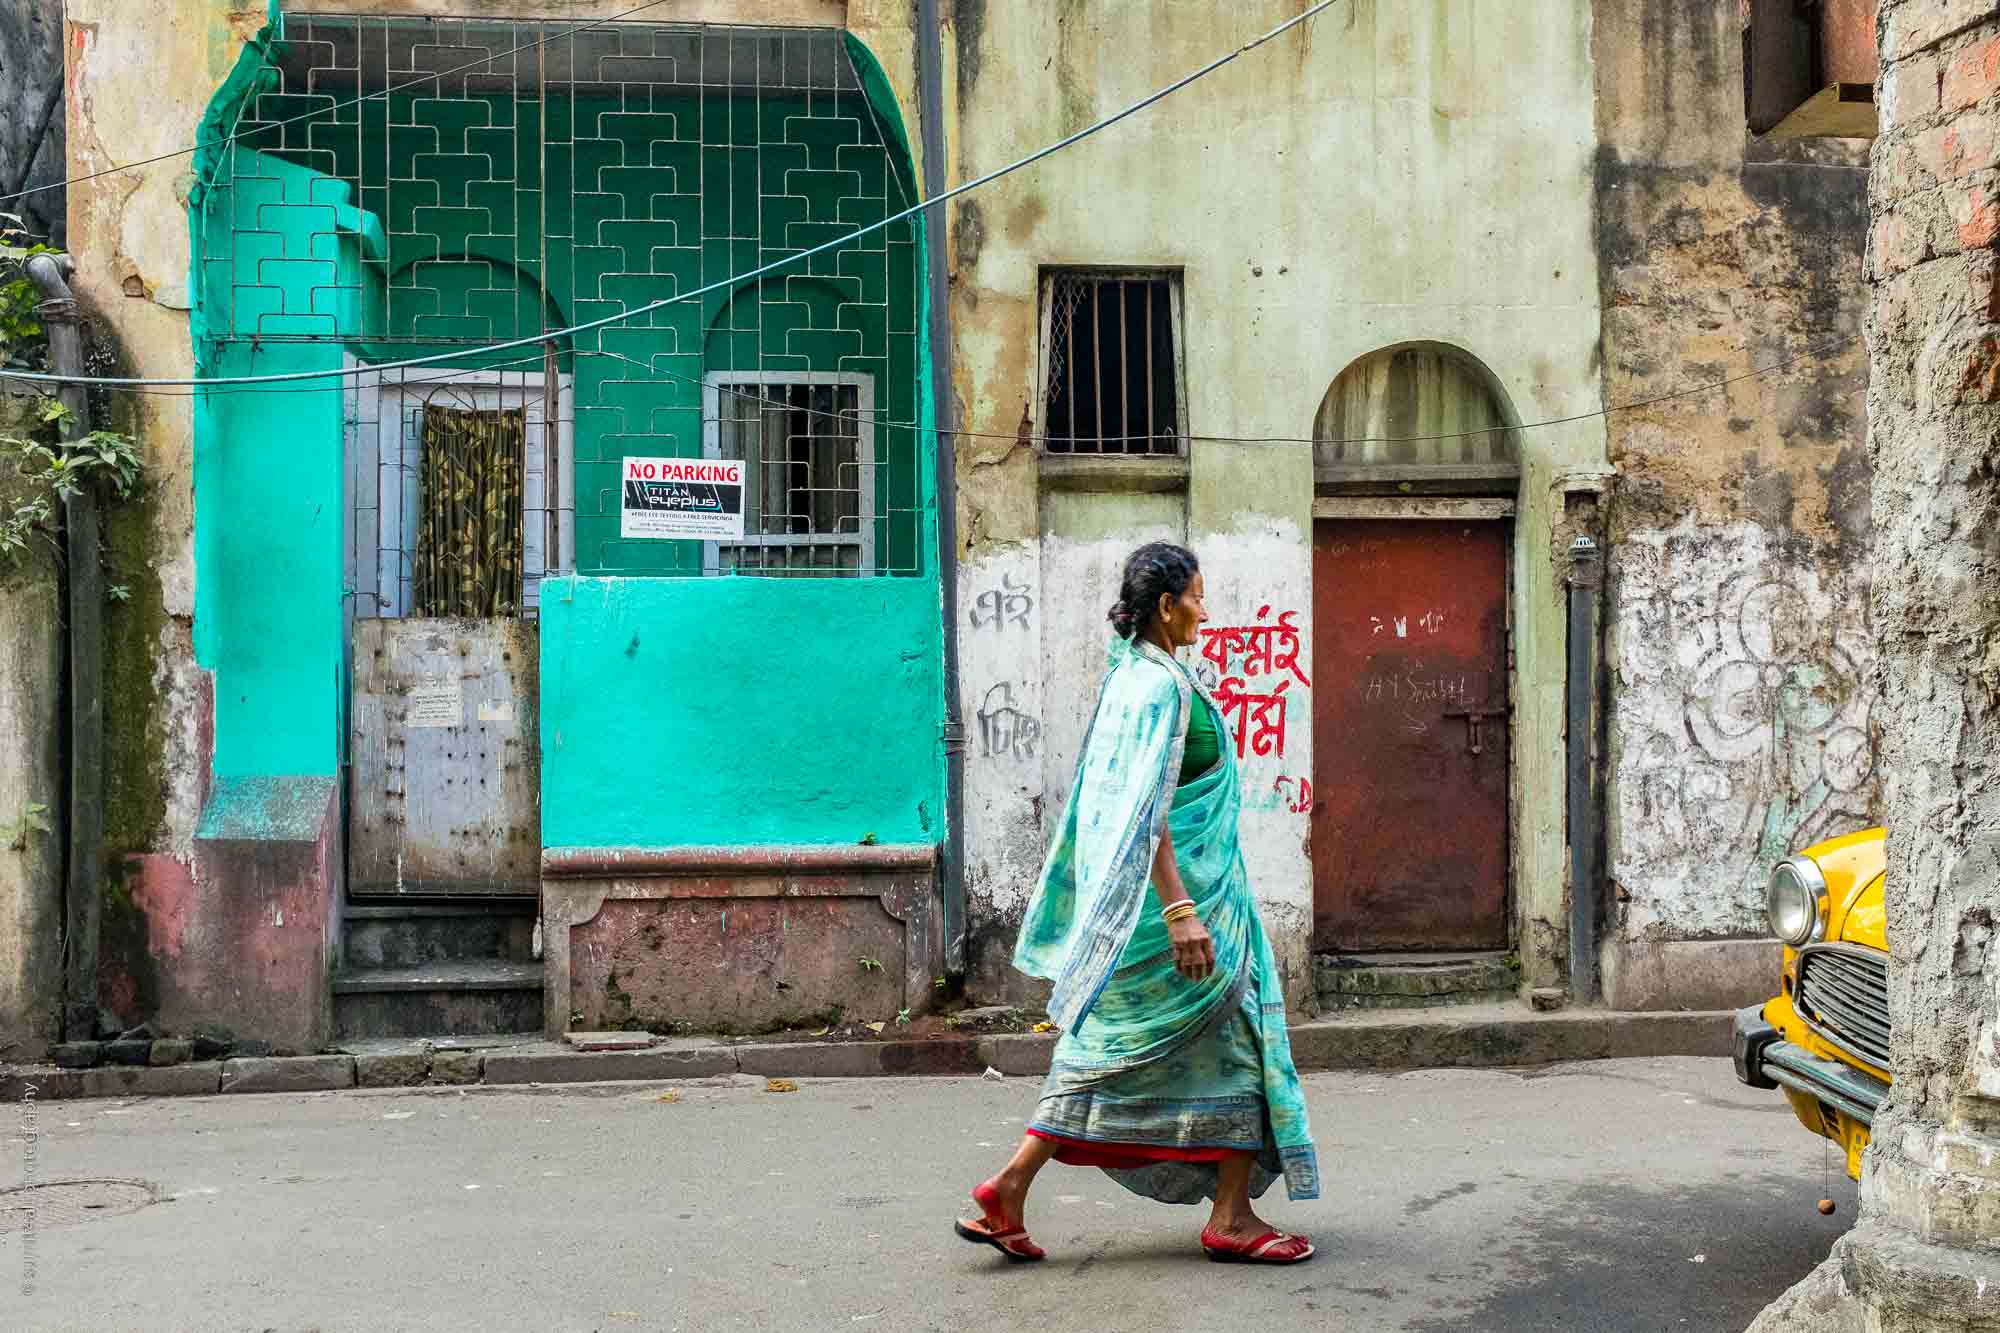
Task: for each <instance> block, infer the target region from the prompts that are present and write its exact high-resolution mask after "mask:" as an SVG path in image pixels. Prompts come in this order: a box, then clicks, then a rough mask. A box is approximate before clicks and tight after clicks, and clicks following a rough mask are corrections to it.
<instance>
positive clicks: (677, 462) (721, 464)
mask: <svg viewBox="0 0 2000 1333" xmlns="http://www.w3.org/2000/svg"><path fill="white" fill-rule="evenodd" d="M625 480H627V481H679V482H707V483H708V484H710V485H723V486H741V485H742V484H743V464H742V463H741V462H737V461H732V460H730V459H710V458H628V459H626V460H625Z"/></svg>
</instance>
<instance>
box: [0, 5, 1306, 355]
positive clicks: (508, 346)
mask: <svg viewBox="0 0 2000 1333" xmlns="http://www.w3.org/2000/svg"><path fill="white" fill-rule="evenodd" d="M1341 2H1342V0H1319V3H1318V4H1315V5H1313V6H1312V7H1311V8H1310V9H1306V10H1303V11H1301V12H1300V13H1298V14H1296V15H1294V16H1293V17H1291V18H1289V19H1286V20H1285V21H1284V22H1283V23H1280V24H1279V25H1278V26H1277V27H1275V28H1272V29H1271V30H1270V31H1269V32H1266V33H1264V34H1263V35H1262V36H1260V37H1255V38H1252V39H1251V40H1250V41H1247V42H1245V43H1244V44H1243V45H1241V46H1239V47H1236V48H1235V49H1234V50H1232V51H1230V52H1229V53H1228V54H1226V55H1222V56H1218V57H1216V58H1215V59H1214V60H1211V61H1209V62H1208V63H1207V64H1206V65H1203V66H1201V67H1200V68H1199V69H1197V70H1195V71H1193V72H1192V73H1189V74H1184V75H1182V76H1181V77H1180V78H1178V79H1176V80H1174V81H1173V82H1172V83H1170V84H1168V85H1167V86H1166V87H1164V88H1161V89H1159V90H1158V91H1156V92H1152V93H1148V94H1147V95H1146V96H1144V97H1142V98H1140V99H1139V100H1138V101H1136V102H1134V103H1132V104H1131V105H1130V106H1127V107H1126V108H1124V109H1123V110H1121V111H1115V112H1113V113H1112V114H1111V115H1109V116H1106V117H1105V118H1104V119H1102V120H1099V121H1096V122H1094V123H1092V124H1089V125H1086V126H1084V127H1083V128H1082V129H1080V130H1078V131H1076V132H1075V133H1074V134H1070V135H1066V136H1064V137H1063V138H1061V139H1058V140H1056V141H1055V142H1054V143H1051V144H1046V145H1044V146H1043V147H1041V148H1038V149H1036V150H1035V151H1034V152H1032V153H1029V154H1028V155H1027V156H1025V157H1021V158H1017V159H1015V160H1014V161H1012V162H1009V163H1008V164H1007V165H1005V166H1003V167H1000V168H998V169H997V170H994V171H989V172H987V173H986V174H985V175H983V176H979V177H976V178H974V179H972V180H969V181H965V182H963V183H962V184H959V185H954V186H953V187H952V188H950V189H949V190H946V191H944V192H943V193H942V194H940V195H938V196H937V197H936V198H934V199H927V200H924V201H922V202H920V203H916V204H912V205H910V206H909V207H908V208H905V209H903V210H901V211H900V212H896V213H892V214H890V215H889V216H887V217H884V218H880V219H877V220H876V221H874V222H870V223H867V224H866V225H864V226H860V227H856V228H855V229H854V230H853V231H850V232H848V233H847V234H846V235H844V236H836V237H834V238H833V239H832V240H830V241H822V242H821V243H820V244H818V245H815V246H811V247H809V248H807V249H804V250H795V251H793V252H792V253H791V254H788V255H783V256H781V257H779V258H777V259H774V260H772V261H771V262H770V263H768V264H763V265H760V266H759V267H757V268H754V269H751V270H750V271H749V272H747V273H738V274H735V275H733V276H731V277H728V278H723V279H719V280H718V281H715V282H711V283H709V284H708V285H706V286H704V287H697V288H696V289H695V290H693V291H691V292H684V293H682V294H681V295H679V296H668V297H663V298H661V299H660V300H658V301H651V302H648V303H647V304H645V305H642V306H638V307H636V308H634V309H632V310H628V311H624V312H621V313H619V314H615V315H606V316H604V317H603V318H602V319H594V320H590V321H588V322H586V323H582V324H574V325H571V326H570V327H568V328H565V329H552V330H550V331H548V332H545V333H538V334H534V335H532V336H530V337H526V338H515V339H513V340H511V341H509V342H501V343H493V344H490V345H488V346H485V347H478V348H470V349H465V350H461V351H455V352H442V353H438V354H437V355H434V356H420V357H411V358H409V359H407V360H403V361H390V362H385V363H382V364H380V365H376V366H370V367H348V368H343V369H340V370H299V371H289V372H286V373H283V374H277V375H218V376H212V377H210V378H207V379H144V378H133V377H111V376H106V377H100V378H92V379H86V378H68V379H65V378H64V377H62V376H60V375H40V374H34V375H30V374H17V375H15V376H14V377H13V378H15V379H19V380H24V381H27V382H29V383H37V384H81V385H84V386H85V387H92V386H102V387H106V388H113V387H147V388H150V387H161V388H198V387H200V386H202V385H233V384H284V383H296V382H298V381H301V380H326V379H341V378H345V377H347V376H350V375H355V374H365V373H367V372H368V371H371V370H372V371H378V372H379V371H391V370H407V369H412V368H414V367H417V366H434V365H441V364H444V363H446V362H452V361H459V360H462V359H464V358H466V357H469V356H486V355H491V354H493V353H495V352H511V351H513V350H514V349H515V348H517V347H529V346H540V345H541V344H544V343H548V342H552V341H554V340H556V339H558V338H573V337H575V336H576V335H577V334H579V333H590V332H593V331H595V330H597V329H602V328H608V327H610V326H611V325H613V324H622V323H625V322H626V321H627V320H632V319H637V318H638V317H640V316H641V315H649V314H651V313H653V312H654V311H656V310H662V309H664V308H666V307H667V306H670V305H678V304H681V303H682V302H686V301H695V300H699V299H701V298H702V297H704V296H709V295H712V294H714V293H716V292H720V291H726V290H730V289H733V288H736V287H739V286H741V285H742V284H744V283H747V282H751V281H754V280H756V279H758V278H762V277H765V276H766V275H768V274H771V273H775V272H776V271H777V270H779V269H781V268H785V267H788V266H790V265H793V264H797V263H799V262H800V261H802V260H806V259H811V258H812V257H813V256H815V255H821V254H825V253H826V252H827V251H829V250H836V249H839V248H840V247H841V246H844V245H849V244H851V243H853V242H855V241H858V240H860V239H861V238H862V237H864V236H870V235H873V234H874V233H876V232H878V231H883V230H885V229H887V228H889V227H893V226H894V225H896V224H897V223H898V222H907V221H908V220H909V219H910V218H912V217H914V216H916V215H917V214H918V213H921V212H925V211H927V210H931V209H937V208H939V207H940V206H941V205H943V204H945V203H948V202H949V201H951V200H953V199H956V198H958V197H959V196H960V195H963V194H970V193H971V192H972V191H974V190H977V189H980V188H982V187H984V186H987V185H990V184H992V183H993V182H994V181H997V180H999V179H1000V178H1002V177H1003V176H1011V175H1012V174H1014V173H1015V172H1017V171H1020V170H1022V169H1023V168H1026V167H1030V166H1033V165H1034V164H1035V163H1037V162H1040V161H1041V160H1042V159H1043V158H1046V157H1052V156H1054V155H1055V154H1057V153H1059V152H1061V151H1063V150H1064V149H1065V148H1069V147H1071V146H1072V145H1074V144H1078V143H1081V142H1082V141H1083V140H1085V139H1088V138H1090V137H1091V136H1092V135H1094V134H1100V133H1102V132H1103V131H1105V130H1108V129H1110V128H1111V127H1112V126H1114V125H1116V124H1118V123H1119V122H1120V121H1123V120H1126V119H1129V118H1130V117H1132V116H1135V115H1137V114H1138V113H1139V112H1141V111H1144V110H1145V109H1146V108H1147V107H1150V106H1152V105H1153V104H1154V103H1156V102H1160V101H1164V100H1165V99H1166V98H1168V97H1171V96H1173V94H1175V93H1177V92H1179V91H1180V90H1181V89H1183V88H1185V87H1187V86H1188V85H1189V84H1191V83H1194V82H1196V81H1197V80H1199V79H1202V78H1205V77H1207V76H1208V75H1210V74H1213V73H1214V72H1215V71H1216V70H1218V69H1221V68H1222V67H1223V66H1224V65H1227V64H1229V63H1230V62H1231V61H1234V60H1236V59H1237V58H1239V57H1241V56H1243V55H1246V54H1248V53H1249V52H1251V51H1254V50H1256V49H1257V48H1258V47H1260V46H1263V45H1264V44H1265V43H1267V42H1270V41H1272V40H1274V39H1275V38H1277V37H1279V36H1280V35H1282V34H1284V33H1286V32H1289V31H1290V30H1291V29H1293V28H1296V27H1298V26H1299V25H1300V24H1301V23H1304V22H1306V21H1307V20H1308V19H1311V18H1313V17H1315V16H1316V15H1319V14H1321V13H1324V12H1325V11H1326V10H1328V9H1331V8H1332V7H1333V6H1334V5H1337V4H1340V3H1341Z"/></svg>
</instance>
